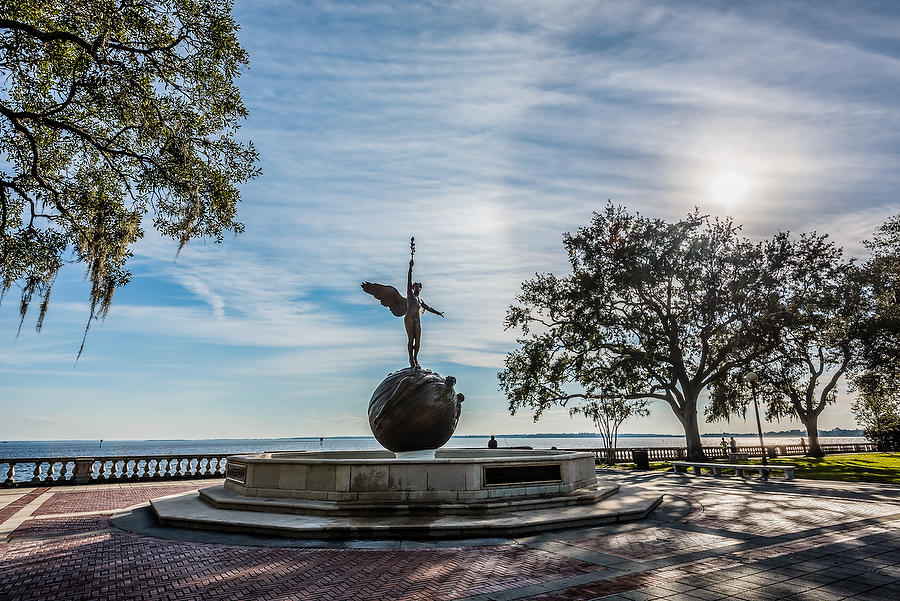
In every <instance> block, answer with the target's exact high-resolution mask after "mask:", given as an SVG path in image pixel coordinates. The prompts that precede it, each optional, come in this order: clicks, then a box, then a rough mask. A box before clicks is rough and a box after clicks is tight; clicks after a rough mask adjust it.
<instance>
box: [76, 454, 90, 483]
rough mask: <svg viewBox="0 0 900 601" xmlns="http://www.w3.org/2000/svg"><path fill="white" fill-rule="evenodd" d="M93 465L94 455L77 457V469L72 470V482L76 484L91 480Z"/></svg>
mask: <svg viewBox="0 0 900 601" xmlns="http://www.w3.org/2000/svg"><path fill="white" fill-rule="evenodd" d="M93 467H94V458H93V457H76V458H75V469H74V470H73V471H72V482H74V483H75V484H88V483H89V482H90V481H91V470H92V469H93Z"/></svg>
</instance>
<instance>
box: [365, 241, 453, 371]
mask: <svg viewBox="0 0 900 601" xmlns="http://www.w3.org/2000/svg"><path fill="white" fill-rule="evenodd" d="M409 251H410V255H409V272H408V273H407V274H406V297H405V298H404V296H403V295H402V294H400V291H399V290H397V289H396V288H394V287H393V286H385V285H384V284H374V283H372V282H363V283H362V284H361V286H362V289H363V290H364V291H366V292H368V293H369V294H371V295H372V296H374V297H375V298H377V299H378V300H380V301H381V304H382V305H384V306H385V307H387V308H389V309H390V310H391V313H393V314H394V315H396V316H397V317H403V324H404V325H405V326H406V337H407V340H408V342H407V350H408V351H409V366H410V367H419V345H420V343H421V339H422V324H421V322H420V318H421V317H422V315H423V314H424V313H425V311H430V312H432V313H434V314H435V315H440V316H441V317H443V316H444V314H443V313H441V312H440V311H437V310H435V309H432V308H431V307H429V306H428V305H427V304H425V301H423V300H422V299H420V298H419V292H420V291H421V290H422V283H421V282H415V283H413V279H412V271H413V264H414V261H413V257H414V256H415V254H416V238H415V236H413V237H412V238H410V239H409Z"/></svg>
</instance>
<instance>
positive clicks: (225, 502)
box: [151, 449, 662, 539]
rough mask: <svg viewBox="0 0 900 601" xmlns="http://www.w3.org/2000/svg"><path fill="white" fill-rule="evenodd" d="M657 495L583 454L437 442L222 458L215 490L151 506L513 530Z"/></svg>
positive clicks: (207, 515)
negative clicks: (414, 450)
mask: <svg viewBox="0 0 900 601" xmlns="http://www.w3.org/2000/svg"><path fill="white" fill-rule="evenodd" d="M661 500H662V496H661V495H658V494H655V493H647V492H646V491H641V490H640V489H632V490H629V491H625V492H624V493H623V491H621V490H620V488H619V487H618V486H617V485H614V484H603V483H598V482H597V478H596V474H595V471H594V456H593V454H592V453H581V452H575V451H557V450H550V451H542V450H510V449H490V450H488V449H438V450H437V451H436V452H435V457H434V458H408V457H406V458H400V457H398V456H397V455H395V454H394V453H391V452H388V451H355V452H354V451H347V452H281V453H261V454H256V455H238V456H233V457H229V458H228V469H227V477H226V480H225V483H224V485H223V486H220V487H212V488H207V489H203V490H201V491H200V492H199V494H198V493H188V494H187V495H179V496H175V497H168V498H163V499H154V500H153V501H151V506H152V508H153V511H154V512H155V513H156V515H157V518H158V520H159V522H160V523H161V524H163V525H171V526H179V527H187V528H198V529H212V530H230V531H238V532H256V533H260V534H268V535H273V534H274V535H278V536H288V537H299V538H315V539H319V538H342V537H344V538H361V537H363V538H468V537H480V536H518V535H520V534H525V533H530V532H539V531H542V530H550V529H557V528H569V527H578V526H588V525H595V524H599V523H605V522H610V521H622V520H626V519H637V518H640V517H644V516H646V515H647V514H648V513H649V512H651V511H652V510H653V509H654V508H655V507H656V506H657V505H658V504H659V503H660V502H661Z"/></svg>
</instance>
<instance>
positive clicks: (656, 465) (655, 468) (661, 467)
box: [597, 461, 672, 472]
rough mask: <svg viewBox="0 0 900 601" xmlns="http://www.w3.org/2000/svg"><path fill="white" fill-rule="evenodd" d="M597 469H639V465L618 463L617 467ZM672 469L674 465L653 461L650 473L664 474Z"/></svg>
mask: <svg viewBox="0 0 900 601" xmlns="http://www.w3.org/2000/svg"><path fill="white" fill-rule="evenodd" d="M597 467H603V468H609V469H614V470H634V469H637V465H636V464H634V463H617V464H615V465H601V464H597ZM671 469H672V464H671V463H670V462H668V461H651V462H650V471H651V472H664V471H666V470H671ZM645 471H646V470H645Z"/></svg>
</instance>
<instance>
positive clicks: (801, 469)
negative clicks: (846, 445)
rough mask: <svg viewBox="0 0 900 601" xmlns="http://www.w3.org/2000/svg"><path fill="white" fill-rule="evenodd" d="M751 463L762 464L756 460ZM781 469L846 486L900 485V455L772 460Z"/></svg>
mask: <svg viewBox="0 0 900 601" xmlns="http://www.w3.org/2000/svg"><path fill="white" fill-rule="evenodd" d="M750 463H761V461H760V460H759V459H754V460H752V461H751V462H750ZM769 463H771V464H774V465H777V464H783V465H796V466H797V469H796V470H795V471H794V476H795V477H797V478H809V479H811V480H841V481H843V482H887V483H889V484H900V453H852V454H851V453H848V454H846V455H826V456H825V457H823V458H822V459H814V458H812V457H777V458H775V459H769Z"/></svg>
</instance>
